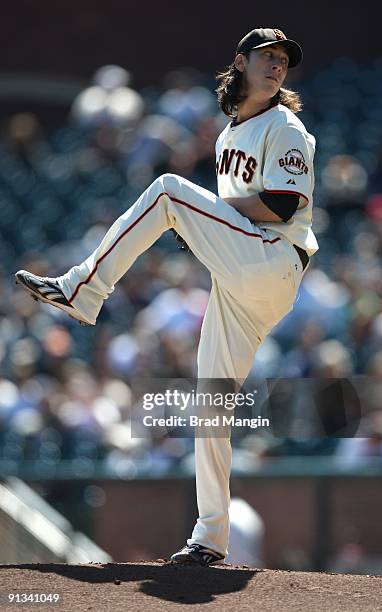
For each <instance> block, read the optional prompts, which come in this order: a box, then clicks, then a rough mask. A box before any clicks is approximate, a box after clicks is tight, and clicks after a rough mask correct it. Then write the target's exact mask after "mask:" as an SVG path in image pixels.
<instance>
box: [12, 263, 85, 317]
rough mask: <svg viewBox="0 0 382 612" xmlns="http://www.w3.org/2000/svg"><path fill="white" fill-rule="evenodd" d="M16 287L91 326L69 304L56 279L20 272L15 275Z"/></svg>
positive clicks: (24, 271)
mask: <svg viewBox="0 0 382 612" xmlns="http://www.w3.org/2000/svg"><path fill="white" fill-rule="evenodd" d="M15 278H16V285H21V286H22V287H23V288H24V289H26V290H27V291H28V292H29V293H30V294H31V296H32V297H33V299H34V300H36V301H39V302H44V303H45V304H51V305H52V306H56V308H60V309H61V310H63V311H64V312H66V313H67V314H68V315H69V316H70V317H72V318H73V319H76V320H77V321H79V322H80V323H81V325H91V323H89V321H86V319H84V318H83V317H82V315H80V313H79V312H78V311H77V310H76V309H75V308H74V307H73V306H72V305H71V304H70V302H68V300H67V299H66V297H65V295H64V294H63V292H62V290H61V288H60V286H59V284H58V282H57V280H56V279H55V278H46V277H43V276H37V275H36V274H32V273H31V272H27V271H26V270H19V271H18V272H16V274H15Z"/></svg>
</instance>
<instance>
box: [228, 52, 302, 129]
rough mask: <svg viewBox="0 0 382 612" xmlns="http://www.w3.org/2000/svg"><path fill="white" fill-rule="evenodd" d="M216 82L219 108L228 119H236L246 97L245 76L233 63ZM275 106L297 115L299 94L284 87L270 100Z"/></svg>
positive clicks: (300, 106) (299, 102)
mask: <svg viewBox="0 0 382 612" xmlns="http://www.w3.org/2000/svg"><path fill="white" fill-rule="evenodd" d="M245 56H246V57H247V58H248V56H249V53H248V54H245ZM216 80H217V81H218V83H219V84H218V87H217V88H216V93H217V95H218V102H219V104H220V108H221V109H222V111H223V113H224V114H225V115H227V116H228V117H233V118H234V117H236V115H237V110H238V105H239V104H240V102H244V100H245V99H246V97H247V94H246V80H245V74H244V73H243V72H240V70H238V69H237V68H236V66H235V64H234V62H233V63H232V64H230V66H228V68H227V70H225V71H224V72H218V73H217V75H216ZM276 104H284V106H287V107H288V108H289V109H290V110H291V111H292V112H293V113H298V112H299V111H300V110H301V109H302V102H301V98H300V96H299V94H298V93H297V92H295V91H292V90H291V89H285V88H284V87H281V88H280V89H279V91H278V92H277V94H276V95H274V96H273V98H272V99H271V106H275V105H276Z"/></svg>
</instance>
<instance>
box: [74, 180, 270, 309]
mask: <svg viewBox="0 0 382 612" xmlns="http://www.w3.org/2000/svg"><path fill="white" fill-rule="evenodd" d="M164 195H166V196H167V197H168V198H170V200H171V201H172V202H175V203H176V204H181V205H182V206H186V207H187V208H189V209H190V210H193V211H195V212H197V213H199V214H201V215H204V216H205V217H208V218H209V219H213V220H214V221H218V223H222V224H223V225H226V226H227V227H229V228H230V229H232V230H234V231H236V232H241V233H242V234H245V235H246V236H251V237H252V238H261V240H262V241H263V243H264V244H265V243H266V242H268V243H269V244H274V243H275V242H278V241H279V240H280V238H274V239H273V240H270V239H269V238H265V239H264V238H263V237H262V235H261V234H256V233H254V232H247V231H246V230H243V229H241V227H236V226H235V225H232V224H231V223H229V222H228V221H225V220H224V219H219V217H215V216H214V215H211V214H210V213H207V212H204V210H200V209H199V208H196V207H195V206H193V205H192V204H189V203H188V202H184V201H183V200H179V199H178V198H172V197H171V196H170V195H169V194H168V193H166V192H165V191H163V192H162V193H160V194H159V195H158V197H157V198H156V200H155V202H154V203H153V204H151V206H149V208H148V209H147V210H145V212H144V213H142V214H141V216H140V217H138V219H136V220H135V221H134V223H132V224H131V225H130V226H129V227H127V228H126V229H125V231H124V232H122V234H121V235H120V236H119V237H118V238H117V240H116V241H115V242H114V243H113V244H112V245H111V247H110V248H109V249H108V250H107V251H106V253H104V254H103V255H102V257H100V258H99V259H98V260H97V262H96V265H95V266H94V269H93V270H92V271H91V272H90V274H89V275H88V277H87V278H86V279H85V280H84V281H81V282H80V283H79V284H78V285H77V287H76V289H75V290H74V292H73V294H72V297H71V298H70V299H69V300H68V301H69V304H71V303H72V301H73V300H74V298H75V297H76V295H77V293H78V292H79V290H80V288H81V287H82V285H87V284H88V283H89V282H90V281H91V279H92V278H93V276H94V274H95V273H96V272H97V269H98V266H99V265H100V263H102V261H103V260H104V259H105V257H107V256H108V255H109V254H110V253H111V251H112V250H113V249H114V248H115V247H116V246H117V244H118V243H119V242H120V240H122V238H124V237H125V236H126V234H128V232H129V231H130V230H132V229H133V228H134V227H135V226H136V225H137V223H139V221H141V220H142V219H143V218H144V217H145V216H146V215H147V213H149V212H150V210H152V209H153V208H154V206H156V204H157V203H158V200H159V198H161V197H162V196H164Z"/></svg>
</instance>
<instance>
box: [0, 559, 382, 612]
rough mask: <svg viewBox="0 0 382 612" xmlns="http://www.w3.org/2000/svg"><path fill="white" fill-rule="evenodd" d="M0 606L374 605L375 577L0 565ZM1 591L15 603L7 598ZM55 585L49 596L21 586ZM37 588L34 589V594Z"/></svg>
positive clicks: (379, 599)
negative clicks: (50, 599) (29, 599)
mask: <svg viewBox="0 0 382 612" xmlns="http://www.w3.org/2000/svg"><path fill="white" fill-rule="evenodd" d="M0 592H1V603H0V607H1V609H2V610H9V611H10V610H15V609H20V608H21V609H25V608H27V609H31V608H33V609H44V610H52V611H54V610H56V611H60V612H63V611H69V610H70V612H77V610H95V611H96V612H98V611H101V610H124V611H126V610H129V611H132V610H144V611H145V612H149V611H150V610H155V611H156V612H157V611H158V610H166V611H167V610H179V609H180V608H181V607H182V606H183V607H186V606H190V605H192V609H199V608H200V609H203V610H218V609H219V610H230V611H235V610H248V611H252V610H259V611H261V612H267V611H272V612H274V611H277V612H280V611H282V612H287V611H289V610H291V611H292V610H293V611H294V612H296V610H303V611H304V612H307V611H308V610H309V611H314V612H319V611H321V610H322V611H323V612H336V611H337V610H338V611H339V610H341V611H344V612H352V611H354V612H359V611H360V610H362V611H370V612H371V611H373V612H375V611H376V610H382V577H373V576H371V577H368V576H351V575H342V574H319V573H306V572H283V571H273V570H263V569H259V570H257V569H250V568H247V567H245V566H244V567H242V566H234V565H217V566H214V567H207V568H199V567H191V566H179V565H172V564H169V563H167V562H165V561H161V560H158V561H157V562H155V563H115V564H114V563H109V564H107V565H101V564H86V565H59V564H47V565H42V564H35V565H32V564H31V565H1V566H0ZM8 593H12V594H13V596H14V601H15V602H16V599H17V597H16V594H20V595H19V597H18V599H19V602H20V603H17V602H16V603H13V604H11V605H9V604H7V603H6V602H7V601H8ZM22 593H25V594H27V595H30V594H32V595H33V596H34V597H35V599H36V598H39V599H40V601H41V599H42V596H41V594H43V593H44V594H49V593H58V594H59V595H60V599H59V601H58V603H57V604H55V603H44V604H41V603H40V604H38V603H33V604H32V603H29V604H28V603H24V604H22V603H21V594H22ZM36 596H37V597H36Z"/></svg>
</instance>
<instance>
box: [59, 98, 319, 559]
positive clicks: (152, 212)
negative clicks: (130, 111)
mask: <svg viewBox="0 0 382 612" xmlns="http://www.w3.org/2000/svg"><path fill="white" fill-rule="evenodd" d="M216 154H217V162H216V167H217V178H218V190H219V196H220V197H218V196H216V195H214V194H213V193H211V192H209V191H207V190H206V189H203V188H202V187H199V186H198V185H194V184H193V183H191V182H189V181H188V180H186V179H183V178H181V177H179V176H175V175H172V174H164V175H162V176H160V177H159V178H158V179H156V180H155V181H154V182H153V183H152V184H151V185H150V186H149V187H148V188H147V189H146V190H145V192H144V193H143V194H142V195H141V197H140V198H139V199H138V200H137V202H136V203H135V204H134V205H133V206H131V207H130V208H129V209H128V210H127V211H126V212H125V213H124V214H123V215H122V216H121V217H119V219H117V220H116V221H115V223H114V224H113V225H112V227H111V228H110V229H109V231H108V232H107V234H106V236H105V237H104V239H103V241H102V242H101V244H100V246H99V247H98V248H97V249H96V250H95V251H94V253H92V254H91V255H90V256H89V257H88V258H87V259H86V260H85V261H84V262H83V263H82V264H81V265H79V266H75V267H74V268H72V269H71V270H69V272H68V273H67V274H65V275H64V276H62V277H60V278H59V279H58V281H59V284H60V286H61V288H62V290H63V292H64V294H65V296H66V298H67V299H68V300H69V301H70V302H71V303H72V305H73V306H74V307H75V308H76V309H77V310H78V311H79V312H80V313H81V314H82V316H83V317H84V318H85V319H87V320H88V321H89V322H90V323H92V324H95V322H96V318H97V315H98V313H99V311H100V309H101V306H102V303H103V301H104V300H105V299H107V297H108V295H109V294H110V293H111V292H112V291H113V289H114V285H115V283H116V282H117V281H118V280H119V279H120V278H121V277H122V276H123V275H124V274H125V272H126V271H127V270H128V269H129V268H130V266H131V265H132V264H133V262H134V261H135V260H136V258H137V257H138V256H139V255H140V254H141V253H142V252H143V251H145V250H146V249H148V248H149V247H150V246H151V245H152V244H153V243H154V242H155V241H156V240H157V239H158V238H159V236H160V235H161V234H162V233H163V232H164V231H166V230H168V229H169V228H174V229H175V230H176V232H177V233H178V234H180V235H181V236H182V237H183V238H184V240H185V241H186V242H187V244H188V245H189V247H190V248H191V250H192V252H193V253H194V255H195V256H196V257H197V258H198V259H199V260H200V261H201V262H202V263H203V264H204V265H205V266H206V267H207V268H208V270H209V271H210V273H211V279H212V289H211V294H210V298H209V302H208V306H207V310H206V313H205V317H204V321H203V326H202V330H201V337H200V344H199V351H198V376H199V378H233V379H239V380H243V379H245V378H246V377H247V375H248V372H249V370H250V369H251V366H252V364H253V360H254V356H255V353H256V350H257V348H258V347H259V345H260V344H261V342H262V341H263V340H264V338H265V336H266V335H267V334H268V333H269V332H270V330H271V329H272V328H273V327H274V326H275V325H276V324H277V323H278V322H279V321H280V320H281V319H282V318H283V317H284V316H285V315H286V314H287V313H288V312H289V311H290V310H291V309H292V307H293V303H294V300H295V297H296V293H297V290H298V287H299V284H300V281H301V278H302V275H303V270H302V264H301V261H300V258H299V255H298V253H297V251H296V250H295V248H294V247H293V244H297V245H298V246H300V247H301V248H303V249H304V250H306V251H307V252H308V254H309V255H311V254H313V253H314V252H315V251H316V250H317V248H318V246H317V242H316V240H315V237H314V235H313V233H312V230H311V220H312V191H313V185H314V179H313V155H314V138H313V137H312V136H311V135H309V134H308V133H307V131H306V130H305V127H304V125H303V124H302V123H301V121H299V120H298V119H297V117H296V116H295V115H294V114H293V113H292V112H291V111H289V110H288V109H287V108H286V107H284V106H282V105H277V106H275V107H273V108H271V109H269V110H267V111H265V112H262V113H259V114H258V115H256V116H254V117H252V118H250V119H247V120H246V121H244V122H242V123H239V124H236V125H234V124H232V123H231V124H229V125H228V126H227V127H226V128H225V129H224V130H223V132H222V134H221V135H220V136H219V138H218V140H217V146H216ZM264 190H267V191H273V192H275V193H280V192H281V193H282V192H287V193H290V192H291V193H298V194H300V195H302V196H304V197H305V198H306V199H307V200H308V205H307V206H306V208H304V209H301V210H298V211H296V213H295V214H294V216H293V217H292V219H291V220H290V221H289V222H288V223H283V222H280V223H260V224H259V225H258V226H257V225H255V224H254V223H253V222H251V221H250V220H249V219H247V218H245V217H243V216H242V215H241V214H240V213H239V212H238V211H237V210H235V209H234V208H233V207H232V206H230V205H229V204H227V203H226V202H225V201H224V200H223V199H222V198H224V197H244V196H248V195H250V194H253V193H257V192H262V191H264ZM195 462H196V486H197V499H198V508H199V518H198V521H197V524H196V526H195V528H194V531H193V533H192V537H191V538H190V540H188V543H189V544H190V543H198V544H202V545H204V546H206V547H208V548H210V549H212V550H215V551H216V552H218V553H221V554H223V555H226V553H227V544H228V536H229V516H228V509H229V497H230V495H229V475H230V468H231V445H230V441H229V438H214V437H209V438H205V437H200V438H198V437H197V438H196V439H195Z"/></svg>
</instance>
